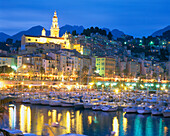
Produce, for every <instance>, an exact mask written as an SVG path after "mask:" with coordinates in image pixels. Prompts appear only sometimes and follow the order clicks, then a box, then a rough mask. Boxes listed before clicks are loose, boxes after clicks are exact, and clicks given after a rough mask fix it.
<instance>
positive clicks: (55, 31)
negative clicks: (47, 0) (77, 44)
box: [21, 11, 73, 50]
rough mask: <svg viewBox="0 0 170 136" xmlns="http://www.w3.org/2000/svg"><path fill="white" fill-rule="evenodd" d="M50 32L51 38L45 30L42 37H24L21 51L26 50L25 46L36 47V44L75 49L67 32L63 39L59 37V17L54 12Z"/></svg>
mask: <svg viewBox="0 0 170 136" xmlns="http://www.w3.org/2000/svg"><path fill="white" fill-rule="evenodd" d="M50 32H51V34H50V36H46V31H45V29H44V28H43V30H42V34H41V36H31V35H23V36H22V38H21V50H25V46H30V45H35V44H36V43H38V44H51V43H53V44H58V45H61V48H62V49H73V47H72V45H71V43H70V40H69V34H67V32H66V33H65V34H64V35H63V36H62V37H59V26H58V17H57V14H56V11H55V12H54V16H53V19H52V26H51V29H50Z"/></svg>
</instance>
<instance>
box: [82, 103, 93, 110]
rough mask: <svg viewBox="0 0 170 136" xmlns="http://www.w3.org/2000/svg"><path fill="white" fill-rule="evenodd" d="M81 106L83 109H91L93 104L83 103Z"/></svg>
mask: <svg viewBox="0 0 170 136" xmlns="http://www.w3.org/2000/svg"><path fill="white" fill-rule="evenodd" d="M83 106H84V109H92V107H93V106H94V104H93V103H84V104H83Z"/></svg>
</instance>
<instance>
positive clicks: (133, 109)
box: [123, 106, 137, 113]
mask: <svg viewBox="0 0 170 136" xmlns="http://www.w3.org/2000/svg"><path fill="white" fill-rule="evenodd" d="M123 111H124V112H126V113H136V112H137V107H135V106H132V107H131V106H130V107H127V108H123Z"/></svg>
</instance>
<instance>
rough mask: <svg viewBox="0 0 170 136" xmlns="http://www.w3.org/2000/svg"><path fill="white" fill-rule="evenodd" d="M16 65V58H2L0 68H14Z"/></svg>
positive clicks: (0, 58)
mask: <svg viewBox="0 0 170 136" xmlns="http://www.w3.org/2000/svg"><path fill="white" fill-rule="evenodd" d="M15 65H16V63H15V58H13V57H8V56H0V67H1V66H9V67H13V66H15Z"/></svg>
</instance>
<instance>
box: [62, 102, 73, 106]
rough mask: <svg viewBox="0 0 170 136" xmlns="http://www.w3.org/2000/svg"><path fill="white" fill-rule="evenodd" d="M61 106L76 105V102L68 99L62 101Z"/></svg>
mask: <svg viewBox="0 0 170 136" xmlns="http://www.w3.org/2000/svg"><path fill="white" fill-rule="evenodd" d="M61 106H62V107H74V103H73V102H68V101H62V102H61Z"/></svg>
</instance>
